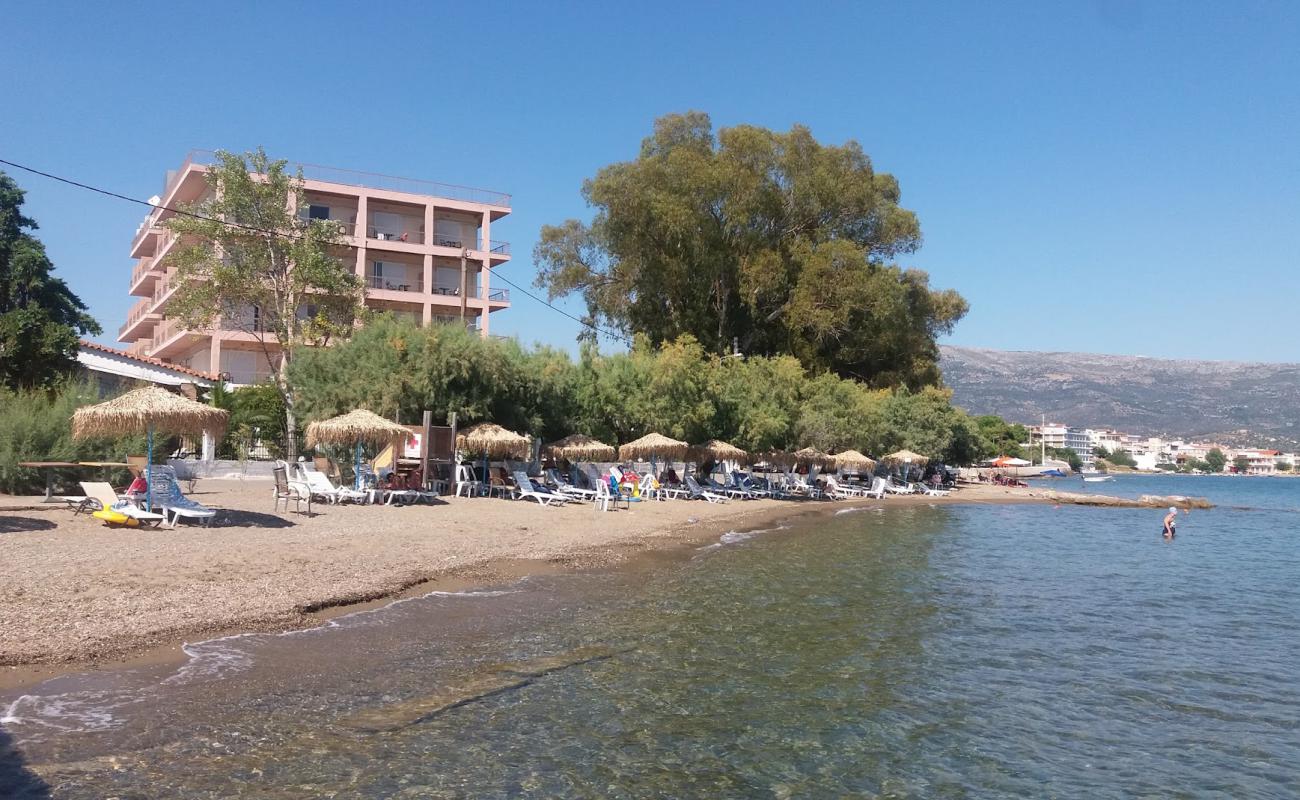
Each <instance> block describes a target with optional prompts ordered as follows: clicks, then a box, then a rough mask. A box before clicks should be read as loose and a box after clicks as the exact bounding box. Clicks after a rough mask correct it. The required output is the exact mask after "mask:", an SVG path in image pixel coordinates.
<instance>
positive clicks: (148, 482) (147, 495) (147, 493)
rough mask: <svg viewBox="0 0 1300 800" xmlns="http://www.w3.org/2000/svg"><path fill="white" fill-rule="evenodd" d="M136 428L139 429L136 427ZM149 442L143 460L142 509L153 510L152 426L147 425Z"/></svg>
mask: <svg viewBox="0 0 1300 800" xmlns="http://www.w3.org/2000/svg"><path fill="white" fill-rule="evenodd" d="M137 430H139V429H138V428H137ZM146 437H147V440H148V442H149V445H148V455H147V457H146V458H145V462H144V483H145V490H144V510H145V511H153V426H152V425H150V426H149V432H148V434H147V435H146Z"/></svg>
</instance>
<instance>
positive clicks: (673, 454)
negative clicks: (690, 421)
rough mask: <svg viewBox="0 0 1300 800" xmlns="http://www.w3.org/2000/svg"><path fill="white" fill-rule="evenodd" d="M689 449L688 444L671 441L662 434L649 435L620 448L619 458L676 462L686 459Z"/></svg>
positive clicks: (624, 459)
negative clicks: (661, 459) (656, 459)
mask: <svg viewBox="0 0 1300 800" xmlns="http://www.w3.org/2000/svg"><path fill="white" fill-rule="evenodd" d="M688 448H689V445H687V444H686V442H679V441H677V440H676V439H669V438H668V437H667V436H664V435H663V434H662V433H647V434H646V435H645V436H642V437H641V438H640V439H637V440H636V441H634V442H628V443H627V444H625V445H623V446H622V447H620V448H618V458H619V460H620V461H645V460H647V459H653V458H667V459H670V460H676V459H679V458H685V457H686V450H687V449H688Z"/></svg>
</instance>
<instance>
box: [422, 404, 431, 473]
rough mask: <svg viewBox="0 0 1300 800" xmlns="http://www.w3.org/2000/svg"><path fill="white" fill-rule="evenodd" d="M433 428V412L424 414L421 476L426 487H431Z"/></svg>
mask: <svg viewBox="0 0 1300 800" xmlns="http://www.w3.org/2000/svg"><path fill="white" fill-rule="evenodd" d="M432 427H433V412H432V411H425V412H424V433H423V435H421V436H420V475H422V476H423V477H424V485H425V486H428V485H429V433H430V431H429V429H430V428H432Z"/></svg>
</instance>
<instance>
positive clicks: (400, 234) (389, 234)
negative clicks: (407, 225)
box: [366, 225, 424, 244]
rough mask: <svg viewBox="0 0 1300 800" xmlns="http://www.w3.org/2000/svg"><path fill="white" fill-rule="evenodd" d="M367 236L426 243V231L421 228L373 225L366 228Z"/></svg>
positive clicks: (386, 239)
mask: <svg viewBox="0 0 1300 800" xmlns="http://www.w3.org/2000/svg"><path fill="white" fill-rule="evenodd" d="M366 236H367V237H368V238H370V239H375V240H377V241H381V242H406V243H408V244H424V232H423V231H420V230H418V229H417V230H402V231H396V230H390V229H388V228H377V227H375V226H373V225H371V226H370V227H368V228H367V229H366Z"/></svg>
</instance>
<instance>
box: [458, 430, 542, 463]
mask: <svg viewBox="0 0 1300 800" xmlns="http://www.w3.org/2000/svg"><path fill="white" fill-rule="evenodd" d="M456 446H457V447H459V448H460V449H461V450H464V451H465V452H467V453H480V454H482V456H483V457H484V458H485V459H487V458H527V457H528V456H529V454H530V448H531V446H532V440H531V439H529V438H528V437H527V436H523V435H521V434H518V433H515V432H514V431H508V430H506V429H505V428H503V427H501V426H500V425H497V424H496V423H493V422H480V423H479V424H477V425H475V426H473V427H470V428H466V429H465V430H464V431H462V432H460V433H458V434H456Z"/></svg>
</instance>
